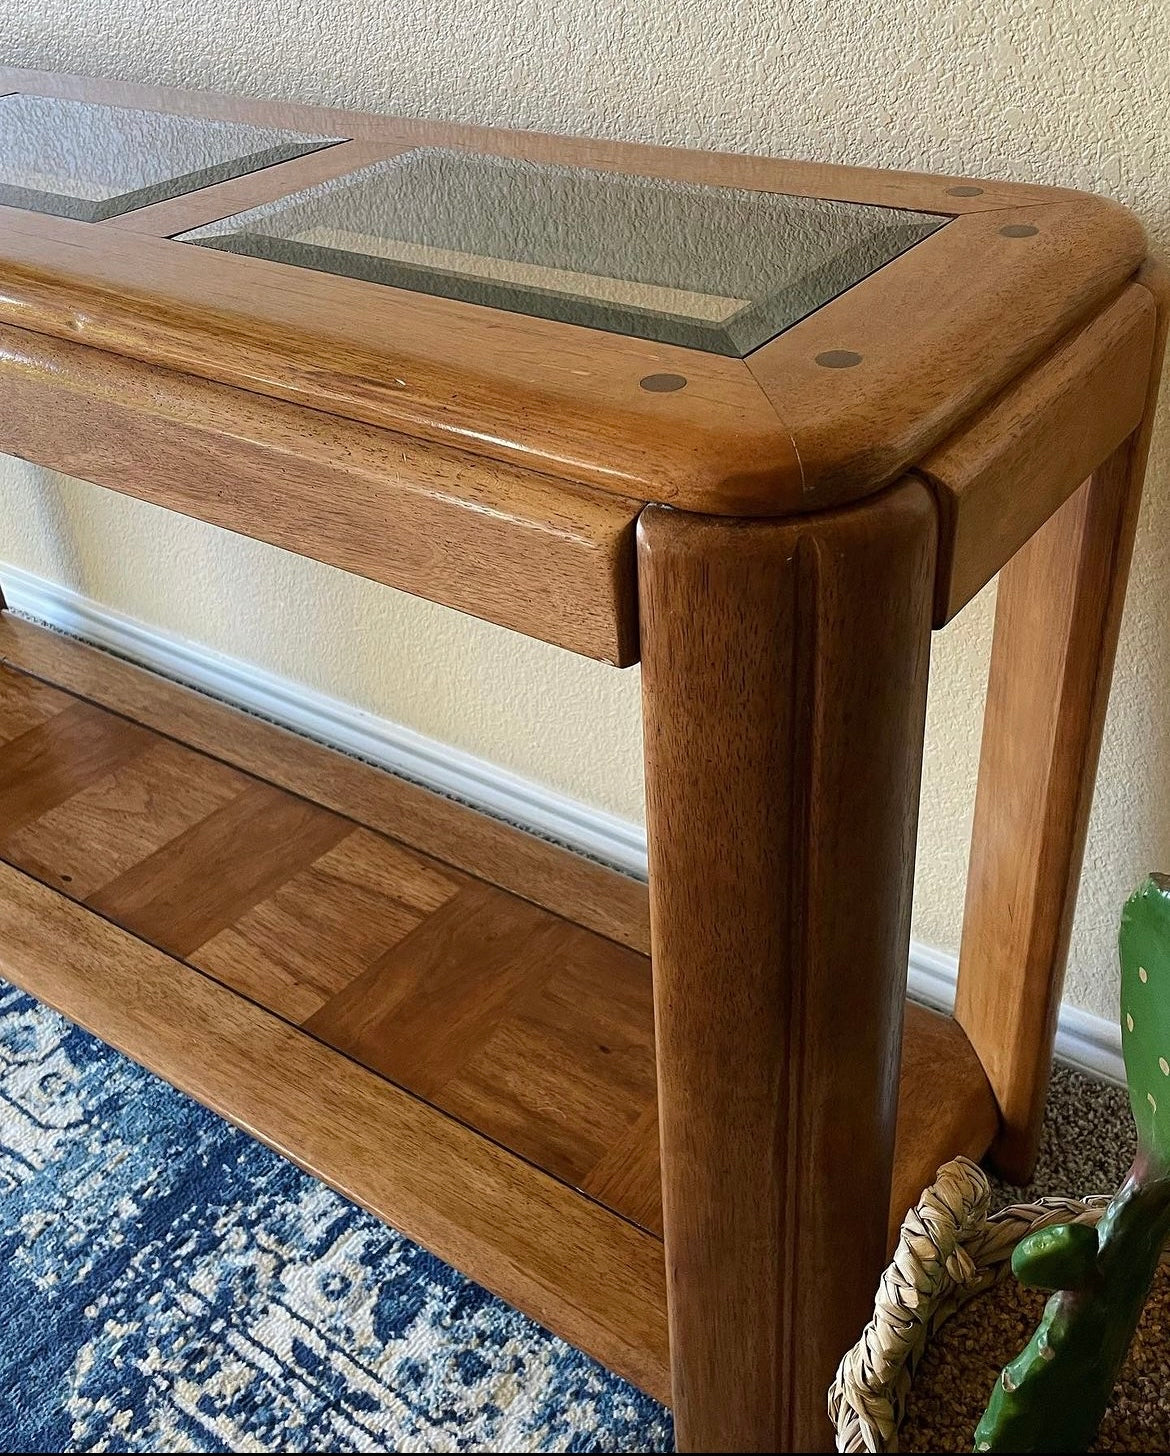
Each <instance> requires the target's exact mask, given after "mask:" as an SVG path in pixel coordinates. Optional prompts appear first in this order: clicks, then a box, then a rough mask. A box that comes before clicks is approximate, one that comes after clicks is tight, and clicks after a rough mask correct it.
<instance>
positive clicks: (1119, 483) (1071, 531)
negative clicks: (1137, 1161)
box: [955, 440, 1141, 1183]
mask: <svg viewBox="0 0 1170 1456" xmlns="http://www.w3.org/2000/svg"><path fill="white" fill-rule="evenodd" d="M1137 454H1138V452H1137V451H1136V450H1135V448H1134V442H1133V441H1132V440H1131V441H1127V442H1126V443H1125V444H1124V445H1123V446H1122V447H1121V448H1120V449H1119V450H1117V451H1116V452H1115V453H1114V454H1113V455H1112V456H1110V458H1109V459H1108V460H1106V461H1105V463H1104V464H1103V465H1102V466H1101V468H1100V469H1099V470H1097V471H1096V472H1095V473H1094V474H1093V476H1092V478H1091V479H1089V480H1087V481H1086V482H1085V483H1084V485H1082V486H1081V488H1080V489H1079V490H1078V491H1077V492H1076V494H1075V495H1074V496H1072V497H1071V498H1070V499H1069V500H1068V501H1066V502H1065V504H1064V505H1063V506H1062V507H1061V508H1060V510H1059V511H1057V512H1056V514H1055V515H1054V516H1052V517H1051V519H1050V520H1049V521H1048V522H1047V523H1046V524H1045V525H1044V526H1043V527H1042V528H1041V529H1040V530H1039V531H1038V532H1037V533H1036V535H1035V536H1033V537H1032V539H1031V540H1030V541H1029V542H1028V544H1027V545H1026V546H1024V547H1022V548H1021V550H1020V551H1018V552H1017V553H1016V555H1015V556H1014V557H1013V558H1012V560H1011V561H1010V562H1009V563H1008V565H1007V566H1006V567H1005V568H1004V570H1003V571H1002V572H1001V573H1000V578H999V592H998V597H997V600H996V612H995V638H994V642H993V646H992V657H991V671H990V676H989V678H988V684H987V707H986V710H985V713H984V725H983V746H982V750H981V754H980V762H979V787H978V791H977V793H976V799H975V820H974V826H973V830H972V836H971V860H970V868H969V870H968V875H967V905H966V911H965V914H964V918H963V944H962V951H961V955H960V959H959V986H958V992H957V996H956V1003H955V1016H956V1018H957V1019H958V1021H959V1022H960V1024H961V1025H962V1027H963V1029H964V1030H965V1031H966V1033H967V1035H968V1036H969V1037H970V1039H971V1044H972V1045H973V1046H974V1048H975V1050H976V1052H978V1054H979V1059H980V1061H982V1063H983V1068H984V1071H986V1073H987V1075H988V1078H989V1079H990V1081H991V1085H992V1088H993V1089H994V1091H995V1095H996V1100H997V1101H998V1103H999V1107H1000V1113H1001V1118H1002V1123H1001V1128H1000V1133H999V1137H998V1138H997V1140H996V1143H995V1145H994V1148H993V1154H992V1156H993V1160H994V1163H995V1166H996V1168H997V1170H998V1171H999V1172H1000V1173H1001V1174H1002V1175H1003V1176H1004V1177H1006V1178H1008V1179H1010V1180H1011V1181H1012V1182H1015V1183H1024V1182H1026V1181H1027V1180H1028V1178H1029V1177H1030V1176H1031V1173H1032V1169H1033V1166H1034V1165H1035V1161H1036V1152H1037V1148H1038V1145H1039V1138H1040V1124H1041V1121H1042V1118H1043V1115H1044V1104H1045V1100H1046V1097H1047V1092H1048V1079H1049V1073H1050V1071H1051V1066H1052V1043H1053V1038H1054V1036H1055V1034H1056V1018H1057V1013H1058V1012H1059V1010H1060V994H1061V987H1062V985H1063V982H1064V966H1065V959H1066V957H1067V954H1068V941H1069V933H1070V930H1071V927H1072V916H1073V909H1074V907H1075V905H1076V892H1077V885H1078V881H1079V879H1080V872H1081V859H1082V856H1083V853H1084V847H1085V831H1086V828H1087V825H1088V820H1089V808H1090V805H1091V803H1092V799H1093V783H1094V780H1095V778H1096V773H1097V756H1098V753H1099V751H1100V747H1101V730H1102V727H1103V725H1104V721H1105V709H1106V706H1107V704H1108V701H1109V685H1110V682H1111V680H1112V676H1113V658H1114V653H1115V651H1116V647H1117V633H1118V628H1119V626H1120V622H1121V609H1122V605H1123V603H1124V601H1125V585H1126V580H1127V577H1128V575H1129V558H1130V552H1131V549H1132V546H1133V535H1134V525H1135V522H1136V518H1137V509H1138V503H1139V499H1140V495H1141V471H1140V467H1138V465H1137V460H1136V457H1137Z"/></svg>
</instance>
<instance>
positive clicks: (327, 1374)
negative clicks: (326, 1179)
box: [0, 982, 671, 1452]
mask: <svg viewBox="0 0 1170 1456" xmlns="http://www.w3.org/2000/svg"><path fill="white" fill-rule="evenodd" d="M0 1214H2V1216H0V1451H7V1452H18V1451H19V1452H31V1451H41V1452H57V1451H261V1452H263V1451H328V1452H346V1451H669V1450H670V1449H671V1429H670V1416H669V1414H668V1412H666V1411H665V1410H663V1408H662V1407H661V1406H659V1405H658V1404H656V1403H655V1402H654V1401H652V1400H651V1399H649V1397H647V1396H645V1395H642V1394H640V1393H639V1392H638V1391H636V1390H634V1389H632V1388H631V1387H630V1386H629V1385H627V1384H625V1383H624V1382H623V1381H621V1380H619V1379H618V1378H617V1376H615V1375H612V1374H610V1373H609V1372H608V1371H607V1370H604V1369H603V1368H602V1367H601V1366H599V1365H597V1364H596V1363H595V1362H594V1361H592V1360H590V1359H589V1358H588V1357H587V1356H585V1355H583V1354H581V1353H580V1352H579V1351H577V1350H574V1349H572V1348H571V1347H570V1346H568V1345H566V1344H564V1343H563V1342H562V1341H560V1340H558V1339H555V1338H554V1337H553V1336H552V1335H550V1334H549V1333H548V1332H547V1331H546V1330H543V1329H542V1328H540V1326H538V1325H535V1324H533V1323H532V1321H530V1320H528V1319H525V1318H524V1316H523V1315H520V1314H517V1313H516V1312H515V1311H514V1310H512V1309H509V1308H508V1307H507V1306H506V1305H504V1304H502V1303H501V1302H500V1301H499V1300H497V1299H495V1298H493V1297H492V1296H491V1295H490V1294H487V1293H486V1292H485V1291H484V1290H482V1289H480V1288H479V1287H478V1286H477V1285H474V1284H472V1283H470V1282H469V1281H468V1280H466V1279H464V1278H463V1277H462V1276H461V1275H459V1274H457V1273H455V1272H454V1270H452V1269H450V1268H448V1267H447V1265H445V1264H442V1263H440V1262H439V1260H437V1259H435V1258H433V1257H432V1256H431V1255H430V1254H427V1253H425V1252H424V1251H423V1250H422V1249H420V1248H418V1247H417V1245H415V1244H412V1243H410V1242H408V1241H407V1240H406V1239H404V1238H402V1237H400V1236H399V1235H397V1234H395V1233H394V1232H393V1231H391V1230H390V1229H388V1228H386V1226H385V1225H384V1224H381V1223H379V1222H378V1221H377V1220H375V1219H374V1218H372V1217H370V1216H369V1215H368V1214H365V1213H363V1212H362V1211H361V1210H359V1209H357V1208H355V1207H353V1206H352V1205H351V1204H349V1203H347V1202H346V1201H345V1200H344V1199H342V1198H340V1197H338V1196H337V1195H336V1194H334V1193H332V1192H331V1191H330V1190H329V1189H327V1188H325V1187H323V1186H322V1185H321V1184H320V1183H318V1182H316V1181H315V1180H314V1179H312V1178H310V1177H308V1176H307V1175H306V1174H304V1173H302V1172H300V1171H299V1170H298V1169H296V1168H294V1167H293V1166H292V1165H291V1164H289V1163H286V1162H285V1161H284V1160H283V1159H282V1158H279V1157H277V1156H276V1155H275V1154H274V1153H271V1152H269V1151H268V1150H267V1149H266V1148H263V1147H261V1146H260V1145H259V1144H258V1143H255V1142H253V1141H252V1139H251V1138H249V1137H247V1136H246V1135H245V1134H243V1133H241V1132H238V1131H237V1130H236V1129H234V1128H232V1127H230V1126H228V1124H226V1123H224V1122H222V1121H221V1120H220V1119H219V1118H217V1117H215V1116H214V1115H213V1114H212V1113H210V1112H207V1111H206V1110H205V1109H204V1108H202V1107H200V1106H198V1105H197V1104H196V1103H194V1102H192V1101H190V1099H188V1098H186V1097H184V1096H182V1095H181V1094H180V1093H178V1092H175V1091H174V1090H173V1089H172V1088H170V1087H168V1086H166V1084H165V1083H163V1082H160V1081H158V1080H157V1079H156V1078H154V1077H152V1076H151V1075H150V1074H149V1073H147V1072H144V1071H143V1070H142V1069H141V1068H140V1067H138V1066H136V1065H135V1064H134V1063H132V1062H130V1061H128V1060H127V1059H126V1058H124V1057H122V1056H119V1055H118V1053H116V1052H114V1051H112V1050H110V1048H108V1047H106V1046H103V1045H102V1043H100V1042H98V1041H96V1040H95V1039H94V1038H93V1037H91V1036H88V1035H87V1034H86V1033H84V1032H82V1031H79V1030H78V1029H77V1028H76V1027H73V1026H71V1025H70V1024H69V1023H68V1022H66V1021H65V1020H63V1019H62V1018H61V1017H59V1016H57V1015H55V1014H54V1013H53V1012H51V1011H49V1010H47V1009H46V1008H45V1007H43V1006H41V1005H39V1004H38V1003H37V1002H35V1001H33V1000H31V999H30V998H29V997H28V996H25V995H23V994H22V993H20V992H18V991H15V990H13V989H12V988H11V987H8V986H7V985H5V983H3V982H0Z"/></svg>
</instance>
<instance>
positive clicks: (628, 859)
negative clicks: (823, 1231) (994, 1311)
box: [0, 566, 1125, 1082]
mask: <svg viewBox="0 0 1170 1456" xmlns="http://www.w3.org/2000/svg"><path fill="white" fill-rule="evenodd" d="M0 582H2V583H3V588H4V595H5V597H6V598H7V601H8V605H9V607H10V608H11V609H12V611H14V612H16V613H18V614H19V615H20V616H24V617H29V618H31V619H32V620H34V621H37V622H42V623H44V624H45V625H46V626H49V627H52V628H54V629H55V630H57V631H59V632H66V633H68V634H69V635H70V636H73V637H79V638H81V639H82V640H83V641H86V642H91V643H93V644H94V645H95V646H97V647H102V648H104V649H105V650H106V651H107V652H112V653H114V654H115V655H116V656H118V657H124V658H126V659H127V660H128V661H130V662H134V663H137V664H138V665H139V666H141V667H147V668H150V669H151V670H152V671H153V672H157V673H159V674H160V675H161V676H163V677H168V678H171V679H173V680H174V681H176V682H180V683H184V684H186V685H187V686H188V687H193V688H197V689H199V691H201V692H204V693H207V694H208V695H209V696H211V697H214V698H218V699H220V700H221V701H222V702H225V703H230V704H232V706H234V707H237V708H242V709H244V710H245V711H246V712H249V713H254V714H256V715H257V716H258V717H261V718H266V719H268V720H269V721H270V722H273V723H278V724H280V726H281V727H283V728H289V729H291V730H292V731H293V732H294V733H300V734H303V735H304V736H305V737H306V738H312V739H315V740H316V741H317V742H319V743H325V744H328V745H329V746H330V747H332V748H338V749H340V750H341V751H342V752H344V753H350V754H353V755H354V756H355V757H357V758H362V759H365V760H366V761H367V762H369V763H373V764H377V765H378V767H379V768H384V769H388V770H389V771H390V772H391V773H396V774H400V775H401V776H402V777H403V778H408V779H412V780H413V781H414V782H415V783H419V784H423V785H425V786H426V787H427V788H429V789H434V790H436V791H437V792H438V793H441V794H445V795H447V796H448V797H450V798H454V799H459V800H461V801H462V802H464V803H466V804H470V805H472V806H473V807H474V808H476V809H481V810H483V811H484V812H485V813H488V814H493V815H495V816H496V817H497V818H500V819H505V820H507V821H508V822H509V823H512V824H516V825H518V826H519V827H520V828H522V829H527V830H529V831H530V832H532V833H535V834H539V835H541V836H542V837H544V838H546V839H552V840H555V841H556V842H557V843H559V844H563V845H566V846H567V847H568V848H570V849H575V850H577V851H578V852H579V853H582V854H587V855H589V856H591V857H592V858H594V859H598V860H601V861H603V862H604V863H606V864H609V865H612V866H613V867H614V868H615V869H619V870H622V871H623V872H624V873H626V874H631V875H636V876H638V877H639V878H642V879H644V878H645V877H646V834H645V831H644V830H643V828H642V827H641V825H638V824H632V823H630V822H629V821H628V820H626V819H619V818H618V817H617V815H615V814H608V813H606V812H605V811H604V810H601V809H594V808H592V807H591V806H590V805H588V804H583V803H581V802H580V801H579V800H577V799H571V798H570V797H569V796H568V795H567V794H561V793H558V792H557V791H556V790H555V789H550V788H546V787H545V786H544V785H542V784H538V783H534V782H533V781H532V780H530V779H526V778H523V777H522V776H521V775H520V774H516V773H512V772H511V771H509V770H508V769H503V768H498V767H497V766H496V765H495V764H491V763H488V762H487V761H486V760H484V759H481V758H477V757H475V755H474V754H470V753H466V752H464V751H463V750H462V749H459V748H452V747H450V746H449V745H447V744H445V743H440V742H439V741H438V740H436V739H433V738H427V737H426V736H425V735H424V734H421V733H416V732H415V731H414V730H413V729H411V728H406V727H403V726H402V725H401V724H398V723H393V722H391V721H390V720H389V719H386V718H379V717H376V716H375V715H374V714H372V713H367V712H365V711H363V710H362V709H360V708H354V707H351V706H350V705H349V704H348V703H343V702H341V701H339V700H338V699H336V698H330V697H327V696H326V695H325V694H324V693H319V692H315V691H313V689H311V688H306V687H303V686H302V685H301V684H299V683H296V682H293V681H291V680H290V679H288V678H283V677H279V676H277V674H275V673H271V672H266V671H265V670H264V669H263V668H258V667H254V666H252V665H251V664H250V663H246V662H242V661H240V660H239V659H238V658H234V657H228V656H227V655H226V654H223V653H219V652H214V651H212V650H211V649H210V648H207V647H202V646H200V645H199V644H198V643H196V642H190V641H187V640H185V639H184V638H181V637H177V636H174V635H172V634H171V633H168V632H163V631H160V630H158V629H157V628H154V627H149V626H146V625H145V624H144V623H142V622H138V621H135V620H134V619H133V618H131V617H127V616H125V615H124V614H123V613H121V612H118V611H115V610H114V609H113V608H111V607H105V606H102V605H101V604H99V603H97V602H95V601H92V600H91V599H89V598H87V597H84V596H82V595H80V593H78V592H74V591H71V590H69V589H68V588H65V587H62V586H58V585H57V584H56V583H54V582H51V581H47V580H45V579H44V578H42V577H38V576H34V575H33V574H32V573H31V572H27V571H24V570H22V569H21V568H19V567H16V566H2V567H0ZM957 967H958V962H957V959H956V957H955V956H953V955H951V954H950V953H949V952H947V951H941V950H936V949H935V948H934V947H932V946H928V945H923V944H922V943H921V942H918V941H914V942H912V943H911V946H910V958H909V968H908V989H909V993H910V995H911V996H913V997H914V999H915V1000H916V1001H921V1002H923V1003H924V1004H925V1005H927V1006H933V1007H934V1008H935V1009H936V1010H939V1011H950V1010H951V1008H952V1007H953V1005H954V997H955V978H956V972H957ZM1056 1054H1057V1056H1058V1057H1059V1058H1060V1059H1061V1060H1062V1061H1065V1062H1067V1063H1069V1064H1070V1065H1072V1066H1074V1067H1077V1068H1079V1069H1081V1070H1083V1071H1086V1072H1089V1073H1091V1074H1092V1075H1094V1076H1097V1077H1104V1078H1106V1079H1108V1080H1110V1081H1114V1082H1124V1080H1125V1073H1124V1067H1123V1065H1122V1060H1121V1032H1120V1029H1119V1027H1118V1026H1117V1025H1116V1024H1115V1023H1114V1022H1112V1021H1109V1020H1106V1018H1104V1017H1102V1016H1095V1015H1093V1014H1092V1013H1090V1012H1088V1011H1082V1010H1081V1009H1080V1008H1079V1007H1075V1006H1068V1005H1065V1006H1062V1007H1061V1011H1060V1021H1059V1026H1058V1030H1057V1034H1056Z"/></svg>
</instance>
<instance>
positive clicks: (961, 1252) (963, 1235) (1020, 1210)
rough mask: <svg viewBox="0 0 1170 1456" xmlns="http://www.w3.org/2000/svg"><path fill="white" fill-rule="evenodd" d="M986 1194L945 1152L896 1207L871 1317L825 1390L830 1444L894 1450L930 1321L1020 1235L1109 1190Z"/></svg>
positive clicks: (998, 1263)
mask: <svg viewBox="0 0 1170 1456" xmlns="http://www.w3.org/2000/svg"><path fill="white" fill-rule="evenodd" d="M990 1201H991V1188H990V1185H989V1184H988V1181H987V1176H986V1174H985V1173H984V1172H983V1170H982V1169H981V1168H980V1167H978V1166H977V1165H976V1164H975V1163H973V1162H971V1160H970V1159H969V1158H955V1159H954V1160H953V1161H952V1162H949V1163H944V1164H943V1166H942V1167H941V1168H940V1169H939V1170H938V1172H937V1174H936V1175H935V1181H934V1182H933V1183H932V1184H931V1186H930V1187H929V1188H928V1189H927V1190H926V1192H925V1193H923V1195H922V1197H921V1198H920V1199H919V1200H918V1204H917V1206H916V1207H915V1208H912V1209H911V1210H910V1212H909V1213H908V1214H907V1215H906V1218H905V1220H904V1222H903V1224H902V1231H901V1234H900V1235H899V1237H898V1247H897V1249H896V1251H895V1253H894V1258H893V1262H892V1263H891V1264H890V1266H889V1268H887V1270H886V1271H885V1273H884V1274H883V1275H882V1279H881V1284H880V1285H879V1286H878V1292H877V1299H876V1301H875V1303H874V1314H873V1319H871V1320H870V1322H869V1324H868V1325H866V1327H865V1331H864V1333H863V1334H862V1336H861V1339H860V1340H858V1342H857V1344H856V1345H854V1346H853V1348H852V1349H851V1350H850V1351H849V1352H848V1353H847V1354H846V1355H845V1358H844V1359H843V1360H842V1361H841V1364H840V1366H839V1367H838V1369H837V1375H836V1378H835V1379H834V1381H833V1384H832V1386H831V1387H830V1390H829V1418H830V1419H831V1420H832V1422H833V1425H834V1427H835V1428H836V1432H837V1450H838V1451H897V1449H898V1427H899V1425H900V1424H901V1421H902V1416H903V1414H904V1412H905V1407H906V1397H907V1395H908V1394H909V1392H910V1382H911V1380H912V1379H913V1376H914V1370H915V1367H916V1366H917V1364H918V1361H919V1360H920V1359H921V1357H922V1352H923V1351H924V1350H925V1349H926V1344H927V1341H928V1340H929V1339H930V1336H931V1335H932V1334H933V1333H934V1331H935V1330H937V1329H938V1327H939V1326H940V1325H941V1324H942V1323H943V1322H944V1321H945V1320H947V1319H949V1318H950V1317H951V1315H953V1314H954V1313H955V1311H956V1310H958V1309H960V1308H962V1306H963V1305H964V1304H966V1303H967V1301H968V1300H969V1299H973V1298H974V1297H975V1295H977V1294H982V1293H983V1291H984V1290H985V1289H989V1288H990V1287H991V1286H992V1285H993V1284H995V1283H997V1282H998V1281H999V1280H1000V1279H1002V1278H1003V1277H1004V1275H1005V1274H1006V1273H1007V1272H1008V1270H1009V1268H1010V1260H1011V1256H1012V1250H1013V1249H1014V1248H1015V1247H1016V1245H1017V1244H1018V1243H1019V1242H1020V1240H1021V1239H1022V1238H1024V1237H1025V1235H1027V1234H1030V1233H1032V1232H1033V1231H1034V1230H1036V1229H1039V1228H1045V1227H1047V1226H1048V1225H1049V1224H1054V1223H1083V1224H1095V1223H1096V1222H1097V1221H1098V1220H1099V1219H1100V1217H1101V1214H1102V1213H1103V1212H1104V1210H1105V1205H1106V1204H1107V1203H1108V1202H1109V1198H1108V1196H1107V1195H1104V1194H1102V1195H1099V1196H1096V1197H1092V1198H1085V1199H1079V1198H1040V1199H1037V1200H1036V1202H1035V1203H1017V1204H1013V1205H1011V1206H1010V1207H1008V1208H1004V1209H1001V1210H1000V1212H998V1213H993V1214H988V1211H987V1210H988V1207H989V1205H990Z"/></svg>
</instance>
